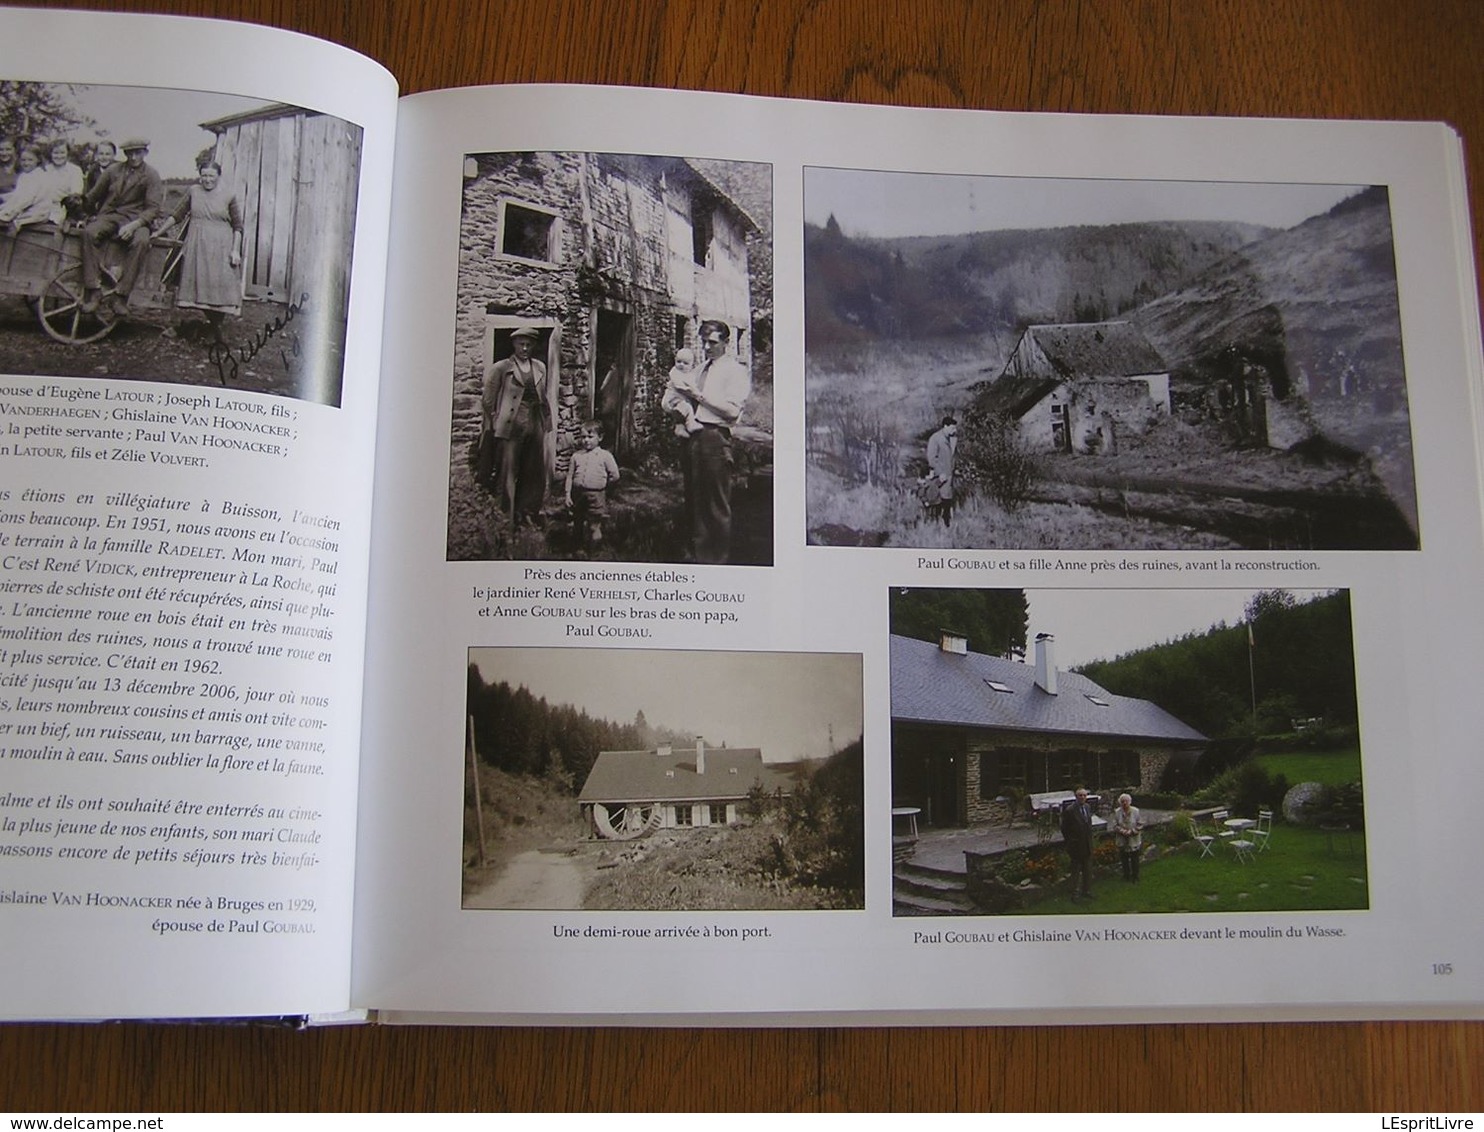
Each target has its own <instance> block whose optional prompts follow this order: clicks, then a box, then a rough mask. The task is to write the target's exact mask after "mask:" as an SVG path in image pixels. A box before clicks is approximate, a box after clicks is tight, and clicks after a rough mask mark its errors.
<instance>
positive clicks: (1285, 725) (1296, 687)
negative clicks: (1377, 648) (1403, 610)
mask: <svg viewBox="0 0 1484 1132" xmlns="http://www.w3.org/2000/svg"><path fill="white" fill-rule="evenodd" d="M1246 619H1247V620H1246V623H1244V624H1239V625H1226V624H1224V623H1223V624H1217V625H1213V626H1211V627H1210V628H1209V629H1206V630H1203V631H1201V632H1193V633H1188V634H1186V635H1185V636H1183V637H1181V638H1179V639H1178V640H1174V641H1168V642H1166V643H1164V644H1161V645H1155V646H1151V647H1149V648H1145V649H1139V650H1137V651H1135V652H1131V653H1127V654H1125V655H1123V656H1119V657H1117V658H1114V659H1112V660H1099V661H1094V662H1092V663H1090V664H1084V665H1081V666H1079V667H1078V668H1077V669H1076V670H1075V671H1077V672H1080V673H1082V674H1083V675H1084V676H1087V677H1088V678H1089V679H1091V680H1095V681H1096V682H1097V683H1099V684H1101V685H1102V686H1103V687H1105V688H1107V689H1108V690H1109V691H1110V692H1114V693H1116V694H1118V695H1120V696H1136V697H1138V698H1140V699H1146V700H1152V701H1153V702H1154V703H1157V704H1159V705H1160V707H1162V708H1164V709H1165V710H1166V711H1168V712H1170V713H1171V714H1172V715H1174V716H1175V717H1176V718H1178V719H1180V720H1182V721H1184V722H1185V723H1188V724H1190V726H1192V727H1194V728H1196V729H1197V730H1199V731H1202V732H1204V733H1205V734H1207V735H1209V736H1211V737H1212V738H1224V737H1235V736H1242V735H1253V734H1254V733H1255V734H1268V733H1274V732H1280V731H1281V732H1286V731H1289V730H1291V728H1292V721H1293V720H1294V719H1320V720H1322V721H1323V723H1324V725H1325V726H1326V727H1329V728H1343V727H1353V725H1354V724H1355V722H1356V719H1357V711H1356V698H1355V642H1354V638H1353V636H1352V629H1351V622H1350V592H1349V591H1348V590H1336V591H1334V592H1333V593H1328V594H1323V595H1321V596H1318V597H1315V598H1313V599H1311V600H1307V601H1300V600H1299V599H1298V598H1296V597H1295V596H1294V594H1293V593H1292V592H1291V591H1288V590H1271V591H1267V592H1264V593H1260V594H1257V595H1256V596H1254V597H1253V599H1252V600H1251V601H1250V602H1249V603H1248V605H1247V610H1246ZM1249 626H1250V628H1251V641H1252V644H1251V645H1250V646H1249V644H1248V629H1249ZM1249 653H1250V657H1249ZM1249 659H1250V668H1249ZM1254 692H1255V698H1256V719H1255V721H1254V716H1253V698H1254Z"/></svg>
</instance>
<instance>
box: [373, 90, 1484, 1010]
mask: <svg viewBox="0 0 1484 1132" xmlns="http://www.w3.org/2000/svg"><path fill="white" fill-rule="evenodd" d="M396 184H397V190H396V191H397V194H398V197H399V199H401V200H404V201H408V202H416V205H415V207H409V208H407V209H406V210H405V211H403V212H402V214H401V215H399V216H398V218H397V222H396V224H395V225H394V233H393V239H392V251H391V260H392V270H391V273H390V279H391V283H390V286H391V288H392V290H391V302H390V303H389V309H390V310H391V311H393V312H394V316H393V317H392V319H391V320H390V321H389V327H388V337H387V349H386V357H387V365H388V384H387V394H386V395H387V397H388V398H389V399H390V401H389V406H388V411H387V412H386V413H384V414H383V418H382V429H381V438H380V445H379V458H378V467H377V472H378V483H377V521H376V536H375V550H374V553H373V558H374V563H375V566H374V569H373V595H372V616H371V619H370V621H371V626H372V629H371V633H372V639H371V642H370V646H369V652H370V660H369V662H368V691H369V694H368V697H367V704H368V712H367V724H366V732H367V735H368V747H367V756H366V757H367V759H368V773H367V774H366V775H365V776H364V777H363V783H364V790H363V816H364V819H365V820H364V824H363V826H362V839H361V850H360V864H361V869H360V872H359V873H358V900H357V923H356V949H355V950H356V970H355V1000H356V1004H357V1005H360V1006H365V1007H372V1008H377V1009H380V1010H383V1011H387V1012H388V1014H387V1015H386V1016H387V1017H391V1018H437V1019H441V1020H445V1021H446V1020H454V1019H460V1020H470V1019H473V1018H476V1017H485V1018H490V1019H498V1020H506V1021H510V1020H529V1021H534V1020H540V1021H543V1022H553V1021H558V1022H559V1021H567V1022H577V1021H582V1022H592V1021H595V1020H597V1021H604V1022H612V1023H624V1022H633V1021H640V1020H642V1021H648V1022H654V1021H660V1020H662V1021H665V1022H667V1023H674V1022H681V1023H684V1022H687V1021H689V1022H699V1021H703V1020H704V1021H705V1022H706V1023H707V1024H716V1023H718V1022H723V1023H724V1022H728V1021H730V1022H736V1023H746V1022H752V1023H757V1022H760V1021H767V1022H770V1023H777V1022H783V1023H788V1022H793V1023H809V1022H817V1021H823V1020H832V1021H883V1020H884V1021H901V1022H907V1021H911V1022H914V1023H921V1022H923V1021H941V1022H953V1021H1005V1022H1008V1021H1035V1020H1055V1021H1092V1020H1099V1019H1100V1020H1133V1019H1150V1018H1164V1019H1192V1018H1207V1019H1219V1018H1226V1019H1230V1018H1238V1017H1263V1018H1280V1017H1283V1018H1292V1017H1308V1018H1318V1017H1366V1016H1375V1017H1380V1016H1397V1017H1401V1016H1449V1015H1455V1014H1474V1013H1477V1011H1478V1009H1479V1003H1480V990H1481V986H1484V982H1481V973H1480V970H1479V969H1478V965H1477V964H1476V963H1475V962H1474V961H1473V960H1472V959H1471V958H1470V954H1471V952H1472V950H1473V949H1472V946H1471V941H1472V940H1473V939H1475V938H1477V932H1478V929H1479V927H1480V913H1479V912H1478V910H1477V909H1475V908H1473V907H1472V904H1471V903H1470V902H1469V901H1467V900H1460V899H1459V894H1460V893H1463V892H1466V891H1468V890H1469V887H1470V881H1469V870H1470V860H1469V858H1470V853H1469V844H1470V841H1471V838H1470V834H1469V831H1468V829H1467V823H1466V822H1465V823H1458V822H1455V821H1450V820H1448V819H1445V818H1443V817H1442V816H1441V815H1442V813H1443V807H1445V806H1447V805H1450V804H1451V803H1450V802H1449V799H1459V798H1465V797H1468V796H1469V795H1470V794H1471V793H1472V792H1473V791H1474V790H1475V789H1476V788H1477V786H1478V785H1479V781H1480V779H1479V775H1480V772H1479V769H1478V767H1477V765H1476V760H1474V759H1473V758H1472V757H1471V755H1470V753H1469V752H1470V751H1471V750H1472V748H1473V746H1474V742H1475V736H1476V735H1477V734H1478V733H1479V730H1480V724H1481V723H1484V720H1481V719H1480V710H1481V709H1480V703H1479V697H1478V696H1476V695H1475V694H1473V690H1472V682H1473V674H1474V672H1475V668H1476V666H1475V665H1474V663H1473V660H1472V655H1471V653H1472V647H1473V642H1474V641H1476V640H1477V639H1478V635H1479V630H1480V628H1481V615H1484V605H1481V602H1480V600H1479V598H1478V596H1477V593H1476V591H1477V587H1475V586H1473V585H1471V584H1470V583H1469V579H1471V578H1474V577H1476V576H1477V575H1478V572H1479V569H1480V566H1481V548H1484V540H1481V507H1480V487H1479V472H1478V468H1479V465H1478V422H1479V414H1478V380H1479V369H1480V367H1479V353H1478V342H1477V337H1478V335H1477V321H1478V319H1477V310H1476V306H1475V301H1474V295H1473V282H1472V280H1473V275H1472V267H1471V263H1470V260H1469V250H1468V249H1469V242H1468V238H1467V225H1466V222H1465V220H1464V218H1463V212H1462V205H1461V201H1462V199H1463V196H1462V188H1461V185H1462V181H1461V170H1460V165H1459V156H1458V147H1457V141H1456V138H1455V137H1454V136H1453V135H1452V134H1451V132H1450V131H1448V130H1447V129H1446V128H1445V127H1442V126H1436V125H1415V124H1414V125H1398V124H1384V123H1379V124H1378V123H1372V124H1360V123H1346V122H1327V123H1303V122H1258V121H1195V120H1185V121H1182V120H1173V119H1169V120H1160V119H1128V118H1113V117H1097V118H1090V117H1089V118H1078V117H1064V116H1053V115H1041V116H1033V115H998V114H996V115H989V114H976V113H961V112H935V111H914V110H904V109H893V108H882V107H865V106H828V105H817V104H810V103H796V102H778V101H768V100H756V99H738V98H730V97H726V96H721V95H707V94H683V93H675V92H659V91H639V90H582V89H576V88H536V87H529V88H505V89H500V90H481V91H459V92H444V93H436V94H427V95H419V96H416V97H413V98H409V99H406V100H404V102H403V104H402V119H401V126H400V145H399V152H398V164H397V182H396Z"/></svg>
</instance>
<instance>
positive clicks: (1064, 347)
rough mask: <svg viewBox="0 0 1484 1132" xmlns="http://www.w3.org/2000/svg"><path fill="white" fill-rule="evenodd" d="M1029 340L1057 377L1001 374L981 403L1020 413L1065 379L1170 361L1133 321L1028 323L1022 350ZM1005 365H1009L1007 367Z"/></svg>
mask: <svg viewBox="0 0 1484 1132" xmlns="http://www.w3.org/2000/svg"><path fill="white" fill-rule="evenodd" d="M1026 338H1029V339H1031V341H1033V342H1034V343H1035V344H1036V346H1038V347H1039V348H1040V350H1041V353H1043V354H1045V355H1046V360H1047V361H1048V362H1050V363H1051V368H1052V371H1053V373H1054V375H1055V376H1052V375H1049V374H1044V373H1040V374H1035V373H1032V374H1024V375H1022V376H1018V377H1017V376H1012V375H1011V374H1010V373H1008V372H1005V373H1001V375H1000V376H999V378H998V379H997V380H996V381H994V382H992V383H991V384H990V385H989V387H988V388H987V389H986V390H985V391H984V394H983V396H982V397H981V399H980V407H982V408H985V409H993V410H999V411H1003V412H1006V413H1009V414H1010V415H1011V416H1013V417H1019V416H1022V415H1024V414H1025V413H1026V412H1028V411H1029V410H1030V408H1031V406H1033V405H1035V404H1036V403H1037V402H1039V401H1040V400H1041V398H1043V397H1045V396H1046V394H1048V393H1050V392H1051V391H1052V390H1053V389H1055V388H1056V387H1057V386H1058V385H1060V384H1061V383H1062V382H1064V381H1073V380H1077V381H1097V380H1099V379H1107V378H1122V377H1135V376H1142V375H1146V374H1152V373H1166V372H1168V371H1169V366H1167V365H1166V364H1165V361H1164V359H1163V358H1161V357H1160V356H1159V351H1158V350H1156V349H1155V348H1154V347H1153V346H1151V345H1150V344H1149V339H1147V338H1145V337H1144V332H1143V331H1141V330H1140V329H1139V328H1138V327H1137V326H1135V325H1134V324H1133V323H1131V322H1123V321H1120V322H1069V323H1051V324H1048V325H1045V326H1028V327H1026V328H1025V332H1024V333H1023V334H1022V335H1021V342H1019V343H1016V347H1015V348H1016V349H1017V350H1019V349H1020V345H1021V343H1023V342H1024V341H1025V339H1026ZM1006 369H1007V370H1008V365H1007V367H1006Z"/></svg>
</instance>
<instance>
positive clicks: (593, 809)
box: [577, 737, 792, 840]
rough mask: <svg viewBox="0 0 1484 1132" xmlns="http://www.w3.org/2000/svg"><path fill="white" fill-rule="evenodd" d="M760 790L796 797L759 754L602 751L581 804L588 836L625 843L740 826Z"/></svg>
mask: <svg viewBox="0 0 1484 1132" xmlns="http://www.w3.org/2000/svg"><path fill="white" fill-rule="evenodd" d="M754 786H757V787H759V788H761V789H762V790H763V791H765V792H766V793H768V794H772V793H773V792H774V791H775V790H778V791H781V792H782V793H784V794H788V793H789V792H790V791H791V789H792V786H791V783H790V780H789V779H788V777H787V776H786V775H783V774H779V773H778V772H777V771H774V770H773V769H772V768H770V767H769V766H768V765H767V764H766V763H764V762H763V755H762V752H761V751H759V750H757V749H756V748H755V747H754V748H745V747H738V748H727V747H719V748H718V747H707V746H706V743H705V740H703V739H701V738H699V737H698V738H697V739H696V745H695V747H694V748H693V749H691V750H681V749H676V748H672V747H660V748H658V749H657V750H652V751H602V752H600V753H599V755H598V758H597V761H596V762H594V763H593V768H592V770H590V771H589V772H588V776H587V781H586V782H584V783H583V784H582V792H581V793H580V794H579V795H578V796H577V801H578V804H579V805H580V806H581V807H582V815H583V817H584V818H585V819H586V820H587V823H588V829H589V830H590V831H591V832H592V833H593V834H594V835H595V836H597V837H603V838H609V839H618V840H623V839H627V838H632V837H639V836H642V835H644V834H646V833H650V832H653V831H654V830H656V829H694V828H700V827H703V826H717V825H735V824H736V823H737V821H738V820H739V818H740V816H741V806H742V804H743V803H744V802H746V800H747V794H748V792H749V791H750V790H752V788H753V787H754Z"/></svg>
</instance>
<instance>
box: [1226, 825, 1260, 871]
mask: <svg viewBox="0 0 1484 1132" xmlns="http://www.w3.org/2000/svg"><path fill="white" fill-rule="evenodd" d="M1246 833H1247V831H1245V830H1244V831H1243V835H1242V836H1241V837H1233V838H1232V839H1231V841H1230V842H1228V844H1230V845H1231V847H1232V852H1233V853H1235V854H1236V855H1237V860H1238V861H1240V862H1241V863H1242V864H1244V865H1245V864H1247V863H1248V862H1250V861H1251V860H1252V857H1253V854H1254V853H1256V852H1257V842H1255V841H1250V840H1248V838H1247V836H1246Z"/></svg>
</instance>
